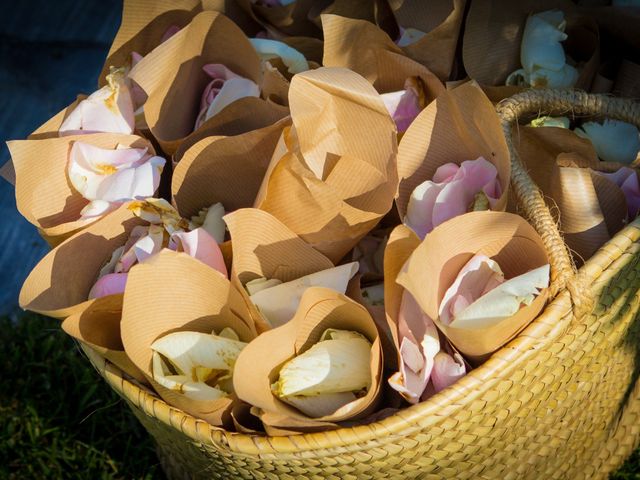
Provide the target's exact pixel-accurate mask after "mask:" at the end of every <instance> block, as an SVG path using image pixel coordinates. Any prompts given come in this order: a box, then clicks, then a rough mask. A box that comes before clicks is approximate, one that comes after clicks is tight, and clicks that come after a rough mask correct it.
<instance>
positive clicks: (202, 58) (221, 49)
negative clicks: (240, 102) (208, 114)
mask: <svg viewBox="0 0 640 480" xmlns="http://www.w3.org/2000/svg"><path fill="white" fill-rule="evenodd" d="M210 63H220V64H223V65H225V66H226V67H227V68H228V69H230V70H231V71H232V72H234V73H236V74H237V75H240V76H242V77H245V78H247V79H249V80H251V81H253V82H255V83H256V84H258V85H260V84H261V66H260V58H259V57H258V54H257V53H256V51H255V50H254V48H253V46H252V45H251V43H250V42H249V40H248V39H247V37H246V36H245V35H244V33H243V32H242V30H240V28H238V27H237V26H236V25H235V24H234V23H233V22H232V21H231V20H230V19H229V18H227V17H225V16H224V15H222V14H221V13H218V12H213V11H205V12H202V13H199V14H198V15H196V16H195V17H194V18H193V20H192V21H191V23H189V25H187V26H186V27H185V28H183V29H182V30H181V31H179V32H178V33H176V34H175V35H174V36H173V37H171V38H170V39H169V40H167V41H166V42H164V43H163V44H162V45H160V46H158V47H156V48H155V49H154V50H153V51H152V52H150V53H149V54H148V55H146V56H145V57H144V58H143V59H142V60H140V62H139V63H138V64H137V65H136V66H135V67H134V68H133V69H132V70H131V72H130V74H129V77H130V78H131V79H132V80H134V81H135V82H136V83H137V84H138V85H140V87H141V88H142V89H143V90H144V91H145V92H146V94H147V95H148V99H147V101H146V103H145V104H144V115H145V120H146V122H147V125H148V126H149V130H150V131H151V133H152V134H153V136H154V137H155V138H156V139H157V140H158V142H159V143H160V145H161V147H162V149H163V150H164V151H165V152H166V153H167V154H169V155H173V153H175V151H176V150H177V148H178V146H179V145H180V143H181V142H183V141H184V140H185V138H187V137H188V136H189V135H191V134H192V132H193V129H194V126H195V121H196V117H197V115H198V111H199V105H200V99H201V96H202V92H203V90H204V88H205V87H206V85H207V84H208V83H209V82H210V81H211V79H210V77H209V76H208V75H207V74H206V73H204V72H203V71H202V67H203V66H204V65H207V64H210ZM209 122H215V117H213V118H211V119H209V120H208V121H207V122H205V123H204V124H203V125H202V126H201V127H200V128H206V127H207V124H208V123H209ZM244 131H247V130H244Z"/></svg>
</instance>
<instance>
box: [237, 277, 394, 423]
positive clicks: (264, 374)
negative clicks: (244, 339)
mask: <svg viewBox="0 0 640 480" xmlns="http://www.w3.org/2000/svg"><path fill="white" fill-rule="evenodd" d="M328 328H336V329H340V330H351V331H356V332H359V333H361V334H362V335H364V336H365V337H367V338H368V339H369V341H370V342H371V343H372V348H371V387H370V388H369V390H368V392H367V394H366V395H365V396H364V397H362V398H359V399H357V400H354V401H353V402H351V403H349V404H347V405H345V406H343V407H341V408H340V409H338V410H337V411H336V412H334V413H333V414H331V415H327V416H324V417H320V418H317V419H311V418H309V417H307V416H306V415H304V414H302V413H301V412H300V411H298V410H297V409H295V408H293V407H291V406H289V405H288V404H286V403H284V402H282V401H281V400H279V399H278V398H277V397H276V396H275V395H273V393H272V392H271V384H272V383H273V382H275V381H276V380H277V378H278V376H279V371H280V368H281V366H282V365H283V364H284V362H286V361H288V360H290V359H291V358H293V357H294V356H296V355H299V354H301V353H303V352H304V351H306V350H308V349H309V348H311V346H313V345H314V344H315V343H317V342H318V340H319V339H320V336H321V335H322V333H323V332H324V331H325V330H326V329H328ZM382 365H383V358H382V349H381V347H380V340H379V338H378V331H377V329H376V326H375V323H374V321H373V319H372V318H371V316H370V315H369V313H368V312H367V310H366V309H365V308H364V307H363V306H362V305H359V304H357V303H356V302H354V301H353V300H351V299H349V298H348V297H346V296H344V295H341V294H339V293H337V292H334V291H333V290H330V289H326V288H320V287H311V288H309V289H308V290H307V291H306V292H305V293H304V295H303V296H302V300H301V302H300V306H299V307H298V311H297V313H296V315H295V316H294V318H293V319H292V320H291V321H290V322H288V323H286V324H285V325H283V326H282V327H279V328H276V329H273V330H271V331H269V332H265V333H263V334H262V335H260V336H259V337H257V338H256V339H255V340H254V341H253V342H251V343H250V344H249V345H248V346H247V347H245V349H244V350H243V351H242V352H241V353H240V356H239V357H238V360H237V362H236V366H235V375H234V388H235V390H236V393H237V395H238V397H239V398H240V399H242V400H244V401H245V402H247V403H250V404H251V405H254V406H255V407H258V409H260V410H261V412H260V413H261V417H260V418H261V420H262V422H263V423H264V424H265V427H268V426H269V425H271V424H273V425H274V426H275V427H278V428H279V429H284V430H287V431H301V432H304V431H308V429H313V428H314V427H317V422H323V423H324V422H326V423H327V426H330V424H334V423H335V422H341V421H344V420H349V419H351V420H353V419H358V418H362V417H366V416H367V415H368V414H370V413H372V412H373V410H374V409H375V407H376V403H377V402H376V400H377V399H378V397H379V394H380V383H381V380H382ZM270 415H275V417H273V418H271V417H270ZM287 418H288V419H291V420H288V421H287Z"/></svg>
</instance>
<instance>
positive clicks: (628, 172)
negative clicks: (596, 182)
mask: <svg viewBox="0 0 640 480" xmlns="http://www.w3.org/2000/svg"><path fill="white" fill-rule="evenodd" d="M597 173H600V172H597ZM600 175H604V176H605V177H607V178H608V179H609V180H611V181H613V182H614V183H615V184H616V185H618V186H619V187H620V188H621V189H622V192H623V193H624V197H625V199H626V200H627V208H628V215H629V220H633V219H634V218H636V216H637V215H638V211H639V210H640V184H639V182H638V174H637V173H636V171H635V170H634V169H632V168H629V167H622V168H620V169H619V170H617V171H616V172H613V173H600Z"/></svg>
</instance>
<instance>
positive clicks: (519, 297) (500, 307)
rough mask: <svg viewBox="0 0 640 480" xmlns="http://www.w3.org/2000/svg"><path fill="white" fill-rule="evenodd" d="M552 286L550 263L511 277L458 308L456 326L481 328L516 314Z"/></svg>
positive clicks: (454, 320)
mask: <svg viewBox="0 0 640 480" xmlns="http://www.w3.org/2000/svg"><path fill="white" fill-rule="evenodd" d="M548 286H549V265H543V266H542V267H539V268H536V269H534V270H531V271H530V272H527V273H524V274H522V275H519V276H517V277H514V278H511V279H509V280H507V281H506V282H504V283H502V284H500V285H498V286H497V287H495V288H494V289H492V290H491V291H489V292H487V293H485V294H484V295H482V296H481V297H480V298H478V299H477V300H475V301H474V302H473V303H472V304H471V305H469V306H468V307H467V308H465V309H464V310H462V311H461V312H458V313H457V314H456V316H455V318H454V319H453V321H452V322H451V324H450V325H451V326H452V327H454V328H468V329H481V328H488V327H490V326H492V325H495V324H496V323H498V322H500V321H502V320H504V319H505V318H509V317H511V316H513V315H515V314H516V313H517V312H518V310H520V307H521V306H522V305H530V304H531V302H532V301H533V300H534V298H535V297H536V296H537V295H538V294H539V293H540V290H542V289H544V288H546V287H548Z"/></svg>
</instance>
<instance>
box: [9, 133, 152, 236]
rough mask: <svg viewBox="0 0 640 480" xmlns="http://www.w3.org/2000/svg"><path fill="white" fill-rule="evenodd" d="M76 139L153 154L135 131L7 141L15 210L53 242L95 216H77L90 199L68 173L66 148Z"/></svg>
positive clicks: (86, 223) (111, 147) (85, 225)
mask: <svg viewBox="0 0 640 480" xmlns="http://www.w3.org/2000/svg"><path fill="white" fill-rule="evenodd" d="M76 141H81V142H83V143H88V144H90V145H94V146H96V147H100V148H108V149H114V148H116V146H117V145H124V146H126V147H132V148H147V149H148V151H149V153H150V154H152V155H155V151H154V149H153V147H152V145H151V143H150V142H149V141H148V140H146V139H144V138H142V137H138V136H136V135H120V134H111V133H97V134H90V135H71V136H68V137H55V138H46V139H42V140H13V141H10V142H7V145H8V147H9V152H10V154H11V158H12V160H13V165H14V167H15V173H16V204H17V207H18V210H19V211H20V213H21V214H22V215H23V216H24V217H25V218H26V219H27V220H28V221H29V222H30V223H32V224H33V225H35V226H36V227H38V229H39V230H40V232H41V233H42V235H43V237H44V238H45V240H47V241H48V242H49V244H50V245H52V246H55V245H57V244H59V243H60V242H62V241H63V240H65V239H67V238H69V237H70V236H71V235H73V234H74V233H76V232H78V231H79V230H81V229H83V228H86V227H87V226H88V225H90V224H92V223H93V222H95V221H96V220H97V219H96V218H89V219H81V218H80V217H81V213H80V212H81V211H82V209H83V208H84V207H85V206H86V205H87V204H88V203H89V200H87V199H85V198H84V197H83V196H82V195H81V194H80V193H79V192H77V191H76V190H75V189H74V188H73V187H72V186H71V183H70V181H69V177H68V174H67V165H68V156H69V151H70V149H71V146H72V145H73V143H74V142H76Z"/></svg>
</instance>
